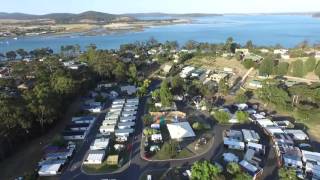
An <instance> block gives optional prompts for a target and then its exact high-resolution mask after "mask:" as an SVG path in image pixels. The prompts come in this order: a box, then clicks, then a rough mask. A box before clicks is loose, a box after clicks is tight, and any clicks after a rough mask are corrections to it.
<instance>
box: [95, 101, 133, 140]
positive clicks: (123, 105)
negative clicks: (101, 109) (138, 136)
mask: <svg viewBox="0 0 320 180" xmlns="http://www.w3.org/2000/svg"><path fill="white" fill-rule="evenodd" d="M138 105H139V99H138V98H133V99H127V100H125V99H117V100H114V101H113V103H112V106H111V108H110V111H109V113H107V115H106V117H105V120H104V121H103V123H102V126H101V127H100V132H101V133H102V134H110V133H114V134H115V136H116V137H128V136H129V135H130V134H131V133H133V132H134V129H133V127H134V126H135V120H136V114H137V110H138Z"/></svg>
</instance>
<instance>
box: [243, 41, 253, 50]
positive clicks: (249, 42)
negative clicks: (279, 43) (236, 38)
mask: <svg viewBox="0 0 320 180" xmlns="http://www.w3.org/2000/svg"><path fill="white" fill-rule="evenodd" d="M245 47H246V48H248V49H249V50H252V49H254V45H253V42H252V41H251V40H249V41H247V42H246V45H245Z"/></svg>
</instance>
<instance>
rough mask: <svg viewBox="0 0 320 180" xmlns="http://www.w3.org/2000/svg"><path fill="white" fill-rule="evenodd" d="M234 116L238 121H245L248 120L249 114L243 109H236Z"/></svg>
mask: <svg viewBox="0 0 320 180" xmlns="http://www.w3.org/2000/svg"><path fill="white" fill-rule="evenodd" d="M236 117H237V119H238V121H239V122H240V123H246V122H248V120H249V114H248V113H247V112H245V111H237V112H236Z"/></svg>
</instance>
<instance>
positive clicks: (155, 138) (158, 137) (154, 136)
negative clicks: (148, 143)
mask: <svg viewBox="0 0 320 180" xmlns="http://www.w3.org/2000/svg"><path fill="white" fill-rule="evenodd" d="M151 140H152V141H162V135H161V134H152V135H151Z"/></svg>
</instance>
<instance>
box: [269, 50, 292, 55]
mask: <svg viewBox="0 0 320 180" xmlns="http://www.w3.org/2000/svg"><path fill="white" fill-rule="evenodd" d="M288 53H289V50H288V49H275V50H274V51H273V54H280V55H284V54H288Z"/></svg>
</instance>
